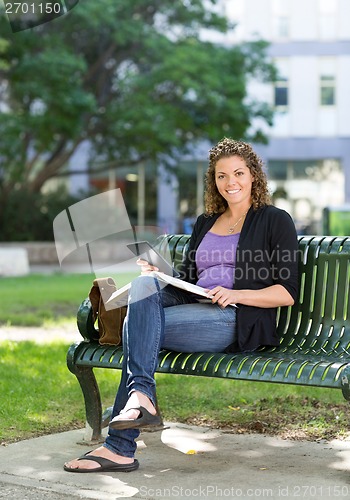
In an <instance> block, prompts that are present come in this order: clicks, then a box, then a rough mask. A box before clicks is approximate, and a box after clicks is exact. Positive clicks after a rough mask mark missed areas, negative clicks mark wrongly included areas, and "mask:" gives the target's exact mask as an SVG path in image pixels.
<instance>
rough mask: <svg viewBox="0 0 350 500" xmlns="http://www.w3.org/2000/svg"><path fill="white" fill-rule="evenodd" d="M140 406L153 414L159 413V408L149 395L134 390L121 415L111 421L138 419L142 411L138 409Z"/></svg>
mask: <svg viewBox="0 0 350 500" xmlns="http://www.w3.org/2000/svg"><path fill="white" fill-rule="evenodd" d="M140 406H142V407H143V408H145V409H146V410H147V411H148V412H149V413H150V414H151V415H156V414H157V410H156V408H155V407H154V405H153V403H152V401H151V400H150V399H149V397H148V396H146V395H145V394H143V393H142V392H139V391H134V392H132V393H131V396H130V398H129V399H128V402H127V403H126V405H125V407H124V409H123V410H122V411H121V412H120V413H119V415H116V416H115V417H114V418H113V420H111V422H117V421H118V420H136V419H137V418H139V416H140V411H139V410H137V408H139V407H140Z"/></svg>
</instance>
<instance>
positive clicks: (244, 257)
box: [64, 138, 298, 472]
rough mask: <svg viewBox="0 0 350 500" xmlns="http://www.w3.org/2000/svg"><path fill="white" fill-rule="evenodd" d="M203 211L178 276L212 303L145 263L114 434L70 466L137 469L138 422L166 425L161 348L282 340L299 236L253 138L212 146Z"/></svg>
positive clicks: (135, 294) (128, 328) (217, 347)
mask: <svg viewBox="0 0 350 500" xmlns="http://www.w3.org/2000/svg"><path fill="white" fill-rule="evenodd" d="M205 208H206V213H205V214H203V215H201V216H200V217H198V219H197V221H196V224H195V226H194V228H193V232H192V235H191V239H190V243H189V248H188V252H187V255H186V257H185V259H184V262H183V264H182V278H183V279H185V280H187V281H189V282H191V283H197V284H198V285H200V286H202V287H204V288H206V289H207V290H208V296H210V297H211V302H212V303H200V302H198V301H197V299H196V298H195V297H194V296H192V295H191V294H189V293H188V292H185V291H183V290H179V289H178V288H174V287H172V286H169V285H168V286H166V287H165V288H164V287H163V288H162V287H161V285H160V284H159V282H158V280H157V279H156V278H154V277H153V276H152V275H150V273H151V272H152V271H153V270H155V268H154V267H152V266H150V265H149V264H148V263H147V262H145V261H140V262H139V264H140V265H141V274H142V275H143V276H142V277H139V278H137V279H136V280H134V282H133V283H132V286H131V289H130V294H129V306H128V314H127V317H126V319H125V323H124V331H123V349H124V353H125V356H124V360H125V362H124V366H123V371H122V378H121V382H120V386H119V390H118V394H117V396H116V400H115V405H114V409H113V415H112V416H113V418H112V420H111V422H110V426H109V432H108V436H107V438H106V441H105V443H104V444H103V446H101V447H99V448H97V449H96V450H94V451H92V452H89V453H88V454H86V455H84V456H83V457H80V458H79V459H76V460H72V461H71V462H68V463H66V464H65V466H64V468H65V470H67V471H70V472H101V471H123V472H128V471H132V470H136V469H137V468H138V466H139V464H138V461H137V460H136V459H134V454H135V451H136V443H135V439H136V438H137V437H138V435H139V430H138V429H139V428H140V427H144V426H145V425H158V424H159V423H160V422H161V419H160V417H159V414H158V409H157V403H156V392H155V381H154V371H155V368H156V366H157V358H158V353H159V350H160V348H167V349H171V350H176V351H181V352H196V351H197V352H203V351H206V352H223V351H252V350H255V349H257V348H258V347H259V346H277V345H279V339H278V337H277V334H276V308H277V307H279V306H289V305H292V304H293V303H294V301H295V300H296V297H297V289H298V271H297V250H298V245H297V237H296V231H295V227H294V224H293V222H292V220H291V218H290V216H289V215H288V214H287V213H286V212H284V211H283V210H280V209H277V208H275V207H273V206H272V205H271V204H270V199H269V195H268V189H267V181H266V176H265V174H264V172H263V169H262V161H261V160H260V158H259V157H258V156H257V155H256V153H255V152H254V151H253V149H252V147H251V146H250V145H249V144H247V143H244V142H241V141H235V140H232V139H227V138H225V139H223V140H222V141H220V142H219V143H218V144H217V145H216V146H215V147H213V148H212V149H211V150H210V154H209V167H208V171H207V174H206V191H205ZM232 303H235V304H238V308H235V307H231V306H229V304H232ZM227 306H229V307H227Z"/></svg>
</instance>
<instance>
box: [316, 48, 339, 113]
mask: <svg viewBox="0 0 350 500" xmlns="http://www.w3.org/2000/svg"><path fill="white" fill-rule="evenodd" d="M335 75H336V62H335V59H334V58H332V57H323V58H321V59H320V69H319V82H320V83H319V85H320V105H321V106H335V99H336V95H335V94H336V92H335V91H336V77H335Z"/></svg>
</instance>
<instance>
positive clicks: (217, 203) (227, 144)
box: [204, 137, 271, 215]
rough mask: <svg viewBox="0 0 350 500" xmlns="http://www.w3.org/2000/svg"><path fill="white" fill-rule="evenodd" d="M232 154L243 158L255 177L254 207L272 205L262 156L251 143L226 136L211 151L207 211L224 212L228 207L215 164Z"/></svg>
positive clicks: (205, 196) (205, 197) (207, 181)
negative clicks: (219, 188)
mask: <svg viewBox="0 0 350 500" xmlns="http://www.w3.org/2000/svg"><path fill="white" fill-rule="evenodd" d="M230 156H239V157H240V158H242V160H244V162H245V164H246V165H247V167H248V168H249V170H250V173H251V174H252V176H253V177H254V181H253V184H252V205H253V209H254V210H257V209H258V208H260V207H262V206H264V205H270V204H271V199H270V195H269V191H268V187H267V178H266V174H265V172H264V171H263V162H262V160H261V158H259V156H258V155H257V154H256V153H255V151H254V150H253V148H252V146H251V145H250V144H248V143H246V142H242V141H236V140H234V139H230V138H227V137H225V138H224V139H222V140H221V141H220V142H218V143H217V144H216V145H215V146H214V147H213V148H211V149H210V151H209V167H208V170H207V172H206V175H205V193H204V203H205V212H206V213H207V214H208V215H209V214H215V213H222V212H224V211H225V210H226V208H227V201H226V200H225V199H224V198H223V197H222V196H221V194H220V193H219V191H218V188H217V187H216V182H215V166H216V164H217V162H218V161H219V160H220V159H221V158H228V157H230Z"/></svg>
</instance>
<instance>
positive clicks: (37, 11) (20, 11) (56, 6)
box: [0, 0, 79, 33]
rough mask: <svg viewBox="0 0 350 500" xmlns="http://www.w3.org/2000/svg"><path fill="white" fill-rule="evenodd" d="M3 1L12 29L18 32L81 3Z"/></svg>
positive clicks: (77, 0) (42, 0) (56, 0)
mask: <svg viewBox="0 0 350 500" xmlns="http://www.w3.org/2000/svg"><path fill="white" fill-rule="evenodd" d="M2 3H3V8H4V10H5V14H6V16H7V18H8V20H9V23H10V26H11V30H12V32H13V33H17V32H18V31H24V30H27V29H31V28H34V27H36V26H40V25H41V24H44V23H47V22H49V21H53V20H54V19H56V18H58V17H61V16H64V15H65V14H67V13H68V12H69V11H70V10H71V9H73V7H75V6H76V5H77V4H78V3H79V0H53V1H44V0H27V1H25V2H18V1H17V2H15V1H7V0H3V2H2ZM0 6H1V5H0Z"/></svg>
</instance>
